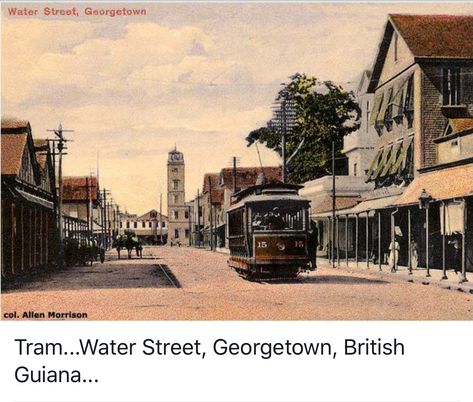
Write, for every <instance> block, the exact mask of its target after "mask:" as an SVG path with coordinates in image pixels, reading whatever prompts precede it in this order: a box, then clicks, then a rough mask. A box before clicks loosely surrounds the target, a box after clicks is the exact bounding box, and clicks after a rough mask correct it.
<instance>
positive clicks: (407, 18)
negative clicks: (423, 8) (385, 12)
mask: <svg viewBox="0 0 473 402" xmlns="http://www.w3.org/2000/svg"><path fill="white" fill-rule="evenodd" d="M389 18H390V20H391V21H392V23H393V24H394V27H395V29H396V30H397V31H398V33H399V35H401V36H402V38H403V39H404V40H405V42H406V44H407V46H408V47H409V49H410V51H411V52H412V54H413V55H414V57H427V58H453V59H458V58H462V59H473V16H471V15H403V14H390V16H389Z"/></svg>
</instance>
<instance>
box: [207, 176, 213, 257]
mask: <svg viewBox="0 0 473 402" xmlns="http://www.w3.org/2000/svg"><path fill="white" fill-rule="evenodd" d="M208 182H209V204H210V206H209V208H210V216H209V226H210V227H209V228H210V250H212V251H213V249H214V248H213V243H214V237H213V236H214V234H213V223H212V180H211V179H210V176H208Z"/></svg>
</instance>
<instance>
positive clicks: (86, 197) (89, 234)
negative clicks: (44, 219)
mask: <svg viewBox="0 0 473 402" xmlns="http://www.w3.org/2000/svg"><path fill="white" fill-rule="evenodd" d="M103 209H104V205H103V200H102V197H101V193H100V188H99V183H98V180H97V177H96V176H69V177H63V179H62V212H63V215H64V216H65V217H66V219H65V220H64V221H65V224H67V222H68V221H70V219H68V218H74V219H75V220H77V221H78V222H85V223H86V224H85V225H83V224H82V228H81V229H80V230H81V237H82V238H85V239H92V238H96V239H97V240H99V241H100V242H101V244H103V237H104V236H105V234H104V229H105V228H104V227H103V225H104V215H103V212H104V211H103ZM84 228H85V230H86V233H85V234H84V233H83V231H84ZM66 230H67V229H66ZM73 230H74V229H73ZM71 234H72V232H71Z"/></svg>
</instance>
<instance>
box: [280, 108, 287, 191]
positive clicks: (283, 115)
mask: <svg viewBox="0 0 473 402" xmlns="http://www.w3.org/2000/svg"><path fill="white" fill-rule="evenodd" d="M281 133H282V137H281V157H282V177H281V179H282V182H283V183H286V101H285V100H283V101H282V104H281Z"/></svg>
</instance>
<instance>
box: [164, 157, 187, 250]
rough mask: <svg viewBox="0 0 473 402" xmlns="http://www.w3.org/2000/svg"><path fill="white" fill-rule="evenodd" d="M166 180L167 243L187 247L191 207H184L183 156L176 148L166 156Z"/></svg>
mask: <svg viewBox="0 0 473 402" xmlns="http://www.w3.org/2000/svg"><path fill="white" fill-rule="evenodd" d="M167 179H168V180H167V181H168V192H167V204H168V221H169V227H168V242H169V244H176V243H178V242H179V243H180V244H185V245H189V243H190V239H191V230H192V223H190V224H189V220H190V219H191V207H190V206H189V205H186V193H185V163H184V155H183V153H182V152H179V151H178V150H177V149H176V148H174V149H173V150H172V151H170V152H169V154H168V162H167Z"/></svg>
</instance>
